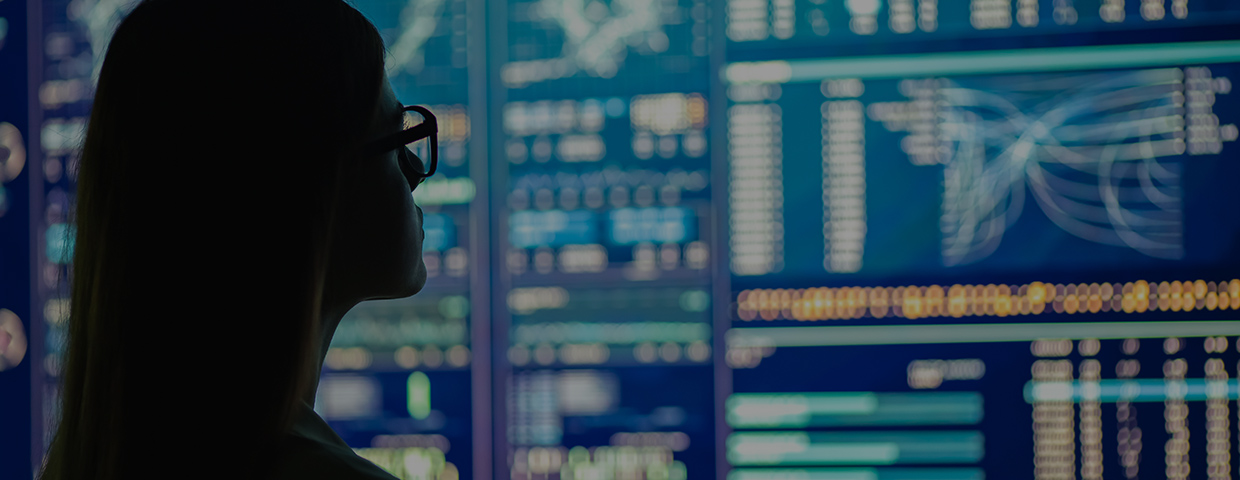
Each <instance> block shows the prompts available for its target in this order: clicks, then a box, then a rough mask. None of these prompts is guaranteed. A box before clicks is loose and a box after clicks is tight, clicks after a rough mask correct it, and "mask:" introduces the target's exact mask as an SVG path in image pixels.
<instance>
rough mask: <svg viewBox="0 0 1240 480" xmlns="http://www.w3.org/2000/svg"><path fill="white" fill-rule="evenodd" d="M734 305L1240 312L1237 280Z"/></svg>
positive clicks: (754, 315) (827, 292)
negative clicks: (1229, 310)
mask: <svg viewBox="0 0 1240 480" xmlns="http://www.w3.org/2000/svg"><path fill="white" fill-rule="evenodd" d="M736 302H737V316H738V317H739V318H740V319H741V320H745V321H753V320H802V321H818V320H845V319H852V318H862V317H874V318H884V317H897V318H909V319H916V318H928V317H968V316H997V317H1006V316H1009V315H1037V314H1040V313H1043V312H1045V311H1047V310H1051V311H1053V312H1055V313H1069V314H1074V313H1098V312H1123V313H1143V312H1147V311H1164V312H1166V311H1175V312H1181V311H1183V312H1188V311H1193V310H1228V309H1231V310H1240V280H1231V281H1223V282H1217V283H1216V282H1207V281H1205V280H1197V281H1183V282H1178V281H1173V282H1160V283H1154V282H1148V281H1145V280H1140V281H1136V282H1127V283H1101V284H1099V283H1090V284H1084V283H1079V284H1072V283H1068V284H1060V283H1056V284H1052V283H1042V282H1032V283H1028V284H1024V285H1015V286H1013V285H993V284H992V285H959V284H957V285H951V286H942V285H929V286H906V287H839V288H827V287H819V288H802V289H782V288H781V289H752V290H744V291H741V292H740V294H738V295H737V297H736Z"/></svg>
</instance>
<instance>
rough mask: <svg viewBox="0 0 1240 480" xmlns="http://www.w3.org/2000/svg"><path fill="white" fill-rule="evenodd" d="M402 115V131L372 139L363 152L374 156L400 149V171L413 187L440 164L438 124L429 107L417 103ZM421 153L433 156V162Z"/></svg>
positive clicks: (406, 108) (432, 173)
mask: <svg viewBox="0 0 1240 480" xmlns="http://www.w3.org/2000/svg"><path fill="white" fill-rule="evenodd" d="M418 116H421V117H422V118H421V119H419V118H418ZM402 118H403V119H402V120H401V123H402V126H403V127H402V128H401V131H399V132H396V133H393V134H391V135H388V136H386V137H383V138H379V139H377V140H374V141H372V142H370V143H369V144H367V146H366V147H365V148H364V151H363V153H364V154H365V155H366V156H367V157H374V156H377V155H381V154H383V153H387V152H390V151H392V150H396V149H398V148H399V149H400V151H399V152H398V153H397V155H398V156H399V164H400V171H401V173H403V174H405V179H407V180H409V186H410V187H411V189H413V188H417V187H418V185H419V184H421V183H422V181H424V180H426V179H427V178H430V176H431V175H434V174H435V168H437V167H438V166H439V124H438V123H436V121H435V115H434V114H432V113H431V111H430V110H427V109H426V107H420V106H417V105H409V106H406V107H405V108H404V110H403V111H402ZM418 154H422V155H423V156H426V157H427V158H430V160H431V161H430V163H429V164H427V163H425V162H423V161H422V157H419V156H418Z"/></svg>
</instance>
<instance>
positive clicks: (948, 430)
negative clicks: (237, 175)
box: [0, 0, 1240, 480]
mask: <svg viewBox="0 0 1240 480" xmlns="http://www.w3.org/2000/svg"><path fill="white" fill-rule="evenodd" d="M351 4H353V5H355V6H356V7H357V8H358V9H359V10H360V11H361V12H362V13H363V14H365V15H366V16H367V17H368V18H370V19H371V21H372V22H373V23H374V24H375V26H376V27H377V28H378V30H379V32H380V34H381V36H382V37H383V40H384V44H385V45H386V47H387V74H388V79H389V81H390V83H391V85H392V87H393V89H394V91H395V93H396V96H397V98H398V99H399V100H400V101H401V102H404V103H406V104H422V105H427V106H428V107H429V108H430V109H431V110H432V111H434V112H435V114H436V116H437V117H438V118H439V126H440V132H439V135H440V137H439V139H440V142H439V145H440V152H439V158H440V168H439V172H440V173H438V174H436V175H435V176H434V177H433V178H431V179H429V180H428V181H427V182H425V183H424V184H422V185H421V186H420V187H418V190H417V191H415V192H414V197H415V201H416V202H417V203H418V204H419V205H420V206H421V207H422V208H423V210H424V211H425V222H424V223H425V227H424V228H425V230H426V241H425V244H424V260H425V263H426V265H427V269H428V274H429V280H428V286H427V288H426V289H425V290H424V291H423V292H422V293H419V294H418V295H416V296H414V297H411V298H407V299H399V300H387V301H378V302H367V303H363V304H361V305H358V306H357V307H355V308H354V309H353V310H352V311H351V312H349V314H348V315H347V316H346V317H345V319H344V320H343V321H342V323H341V325H340V327H339V330H338V331H337V334H336V336H335V338H334V340H333V343H332V345H331V348H330V349H329V350H328V352H327V357H326V359H325V362H324V365H325V366H324V371H323V377H322V380H321V382H320V388H319V392H318V397H317V399H316V405H315V408H316V410H317V411H318V413H319V414H320V415H321V416H322V417H323V418H324V419H325V420H327V422H328V423H329V424H330V425H331V426H332V427H333V428H334V429H336V431H337V432H339V433H340V435H341V437H342V438H343V439H344V440H345V441H346V442H347V443H349V445H351V446H352V447H354V448H355V449H356V450H357V451H358V453H359V454H360V455H362V456H364V457H366V458H368V459H371V460H372V461H374V462H375V463H377V464H379V465H380V466H381V467H383V468H385V469H387V470H389V471H391V472H392V473H393V474H394V475H396V476H397V477H399V478H402V479H428V478H429V479H437V480H451V479H457V478H473V479H530V480H533V479H548V480H550V479H561V480H572V479H576V480H585V479H598V480H602V479H648V480H685V479H710V478H714V479H720V480H725V479H726V480H794V479H795V480H927V479H933V480H983V479H985V478H992V479H994V478H1012V479H1039V480H1041V479H1046V480H1052V479H1054V480H1059V479H1076V478H1080V479H1083V480H1095V479H1125V480H1127V479H1139V478H1168V479H1172V478H1174V479H1188V478H1209V479H1228V478H1232V477H1233V476H1237V475H1240V461H1237V460H1233V458H1232V457H1233V456H1237V455H1240V320H1238V319H1237V315H1236V314H1237V312H1240V189H1238V188H1236V187H1235V185H1236V183H1237V181H1240V144H1237V143H1236V142H1237V139H1238V137H1240V129H1238V128H1237V124H1238V123H1240V96H1236V95H1237V94H1233V92H1232V89H1233V83H1232V82H1233V80H1234V79H1237V78H1240V34H1237V33H1236V32H1237V31H1240V5H1236V4H1235V3H1234V2H1230V1H1224V0H1192V1H1188V0H943V1H939V0H714V1H710V0H584V1H571V0H533V1H531V0H513V1H508V2H485V1H483V0H354V1H352V2H351ZM29 5H30V8H29V10H30V11H31V12H37V14H38V15H37V16H32V18H36V19H37V22H32V23H31V25H32V28H31V29H30V33H29V35H30V41H29V44H30V51H31V52H32V55H33V54H34V53H37V54H38V58H37V59H36V61H33V62H32V64H34V63H38V64H39V65H40V70H39V71H37V72H33V73H31V75H30V79H31V84H30V86H29V91H30V92H31V94H32V95H35V97H31V98H38V102H37V103H32V106H39V107H41V108H36V109H35V110H34V111H32V112H30V115H29V119H28V121H27V120H22V122H14V121H13V120H8V121H10V122H13V123H15V124H18V125H25V124H29V125H30V127H29V130H30V134H29V135H28V141H29V142H30V143H29V144H28V148H27V149H26V150H27V152H28V155H27V157H28V161H27V163H28V164H29V166H28V168H29V169H34V170H35V171H37V172H38V173H39V177H38V179H37V181H35V182H32V186H33V187H32V188H30V190H31V191H30V192H29V194H28V195H29V197H30V198H29V200H28V201H23V202H13V201H10V202H9V203H5V205H30V207H29V208H28V209H29V210H30V212H29V213H28V214H25V215H29V217H30V218H32V220H31V221H30V223H31V225H33V228H34V229H35V233H34V234H33V235H32V239H34V242H33V243H32V246H31V247H30V248H31V251H32V255H34V258H35V259H36V261H35V262H34V263H33V264H32V266H31V272H29V273H30V276H31V278H34V279H35V280H36V281H35V282H34V284H33V285H32V289H31V293H30V296H31V299H32V300H31V306H30V308H28V309H27V310H28V311H29V312H30V315H29V317H30V318H29V321H28V322H27V323H28V324H30V325H31V341H30V345H31V346H30V354H29V355H28V357H29V360H28V361H30V362H31V365H32V367H33V368H32V372H33V373H32V374H31V375H32V376H33V378H34V380H33V382H32V386H33V388H32V390H31V396H32V398H31V405H32V406H33V407H32V408H33V414H32V417H33V421H32V422H31V423H32V431H31V437H32V438H33V439H35V440H36V441H35V442H33V443H34V444H33V445H32V447H33V448H32V463H33V465H38V462H39V461H40V459H41V458H42V452H43V449H44V448H45V445H46V443H45V442H46V441H47V435H48V432H49V430H50V429H49V426H50V425H53V424H54V419H55V416H56V411H55V405H56V402H55V398H56V395H57V392H56V382H57V374H58V371H57V370H58V361H59V360H58V359H59V358H60V357H59V355H60V350H61V348H62V345H63V333H62V332H63V325H64V320H65V318H64V309H63V305H64V302H65V301H64V298H66V297H65V295H66V294H67V291H65V290H64V287H63V285H64V283H63V282H60V281H59V279H61V278H62V277H63V275H65V274H66V273H67V268H68V266H67V265H65V258H66V257H65V256H64V255H63V252H64V251H66V249H68V248H70V247H72V246H71V245H65V244H64V243H63V242H61V241H58V240H57V239H60V238H65V232H66V229H68V228H70V227H69V226H68V223H67V220H66V216H65V212H67V210H68V207H69V205H71V204H72V201H73V180H74V178H73V173H74V172H75V171H76V169H75V162H76V159H75V158H74V151H75V150H74V146H75V143H74V142H76V141H80V137H81V134H82V131H83V128H84V127H83V125H84V118H85V115H87V113H88V112H89V108H90V99H91V90H92V85H93V81H94V76H95V75H97V73H96V72H97V69H98V62H97V59H98V58H99V55H100V54H101V53H102V52H103V49H104V47H105V46H106V44H107V40H108V38H109V36H110V33H111V31H112V30H113V29H114V28H115V25H116V23H117V22H119V20H120V19H121V18H123V16H124V14H125V12H127V11H128V9H129V8H131V7H132V5H133V2H106V1H100V2H93V1H85V0H73V1H67V0H65V1H50V0H49V1H34V0H31V1H30V2H29ZM31 15H34V14H33V13H32V14H31ZM10 21H12V20H11V19H10ZM36 26H37V27H38V28H34V27H36ZM0 121H5V120H4V119H0ZM6 188H7V186H6ZM7 191H10V192H14V193H21V194H23V195H24V193H22V192H25V190H23V189H20V188H11V189H9V190H7ZM20 208H27V207H20ZM8 215H10V216H12V215H13V212H9V213H8ZM23 218H24V217H23ZM23 311H25V310H23ZM4 374H5V373H2V372H0V375H4ZM1237 458H1240V456H1238V457H1237Z"/></svg>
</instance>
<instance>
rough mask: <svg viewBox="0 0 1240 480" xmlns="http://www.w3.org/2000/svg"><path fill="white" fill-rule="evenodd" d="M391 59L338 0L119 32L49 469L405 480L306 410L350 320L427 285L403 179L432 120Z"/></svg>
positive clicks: (177, 3)
mask: <svg viewBox="0 0 1240 480" xmlns="http://www.w3.org/2000/svg"><path fill="white" fill-rule="evenodd" d="M383 54H384V52H383V44H382V41H381V39H380V38H379V35H378V33H377V32H376V31H375V29H374V27H373V26H372V25H371V24H370V23H369V22H368V21H367V20H366V19H365V18H364V17H363V16H362V15H361V14H360V13H358V12H357V11H356V10H354V9H353V8H352V7H350V6H348V5H346V4H345V3H343V2H342V1H341V0H262V1H258V0H254V1H249V2H231V1H226V0H147V1H145V2H144V3H142V4H141V5H139V6H138V7H137V8H136V9H135V10H134V11H133V12H132V13H131V14H130V16H129V17H128V18H126V19H125V20H124V21H123V22H122V23H121V25H120V26H119V28H118V30H117V32H116V34H115V36H114V37H113V40H112V43H111V45H110V47H109V49H108V52H107V55H106V57H105V60H104V64H103V68H102V71H101V74H100V78H99V86H98V89H97V91H96V95H95V104H94V107H93V111H92V112H91V117H90V123H89V126H88V129H87V132H86V138H85V144H84V147H83V151H82V157H81V164H80V165H81V167H80V172H79V174H78V193H77V209H76V225H77V227H76V238H75V245H77V248H76V251H75V253H74V258H73V274H72V280H71V282H72V283H71V286H72V300H71V313H70V319H69V322H70V325H69V340H68V342H69V343H68V345H67V352H68V353H67V359H66V364H65V368H64V372H63V386H62V389H61V391H60V398H61V406H62V408H61V412H60V421H59V426H58V429H57V431H56V434H55V437H54V439H53V441H52V444H51V447H50V451H49V454H48V458H47V463H46V465H45V468H44V471H43V478H47V479H73V480H77V479H122V478H123V479H130V478H148V477H149V478H155V477H159V478H186V477H195V478H197V477H202V478H391V477H390V476H388V475H387V474H386V473H384V472H382V471H381V470H379V469H378V468H377V467H375V466H374V465H373V464H369V463H368V462H366V461H364V460H362V459H360V458H359V457H357V456H356V455H354V454H353V452H352V451H351V450H350V449H349V448H348V447H347V446H346V445H345V444H344V442H342V441H341V440H340V438H339V437H338V436H336V435H335V434H334V433H333V432H332V431H331V429H330V428H329V427H328V426H327V425H326V424H325V423H324V422H323V421H322V419H320V418H319V417H318V416H317V415H315V414H314V412H313V411H312V410H310V405H311V404H312V402H313V398H314V391H315V388H316V384H317V379H318V373H319V370H320V368H321V365H322V361H323V357H324V354H325V352H326V350H327V345H328V343H329V342H330V340H331V336H332V333H333V332H334V330H335V328H336V325H337V324H338V323H339V321H340V318H341V317H342V316H343V315H344V313H345V312H346V311H348V310H349V308H351V307H352V306H353V305H355V304H357V303H358V302H360V301H362V300H366V299H374V298H396V297H403V296H408V295H412V294H414V293H417V292H418V291H419V290H420V289H421V288H422V286H423V284H424V282H425V281H426V270H425V266H424V265H423V264H422V260H421V246H422V232H421V229H422V226H421V211H420V209H418V208H417V207H416V206H414V204H413V200H412V196H411V195H410V191H411V189H412V188H414V187H416V185H417V183H418V182H420V181H421V180H422V179H423V178H424V177H425V176H426V174H429V173H433V166H430V168H427V166H424V165H422V164H421V162H420V160H418V159H417V158H416V157H413V156H411V155H410V154H409V152H408V151H407V150H406V149H405V148H404V144H405V142H406V141H408V139H409V138H411V137H409V134H410V133H411V132H412V133H417V132H418V131H421V132H422V133H421V134H422V135H425V134H426V132H427V131H431V132H433V117H432V118H427V120H428V122H427V123H426V124H425V125H424V126H422V127H419V128H421V130H418V129H414V130H405V129H404V128H405V125H403V124H402V119H403V118H404V116H403V115H402V108H401V105H400V104H399V103H397V101H396V99H395V97H394V95H393V94H392V91H391V88H390V87H389V86H388V85H387V82H386V80H385V79H384V75H383V72H384V69H383ZM428 125H429V126H430V130H427V126H428ZM432 138H433V137H432ZM431 163H433V162H431ZM428 170H430V171H428Z"/></svg>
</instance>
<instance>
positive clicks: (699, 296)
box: [680, 290, 710, 312]
mask: <svg viewBox="0 0 1240 480" xmlns="http://www.w3.org/2000/svg"><path fill="white" fill-rule="evenodd" d="M680 308H681V309H683V310H684V311H686V312H705V311H706V310H707V309H709V308H710V294H708V293H706V291H704V290H689V291H687V292H685V293H682V294H680Z"/></svg>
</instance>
